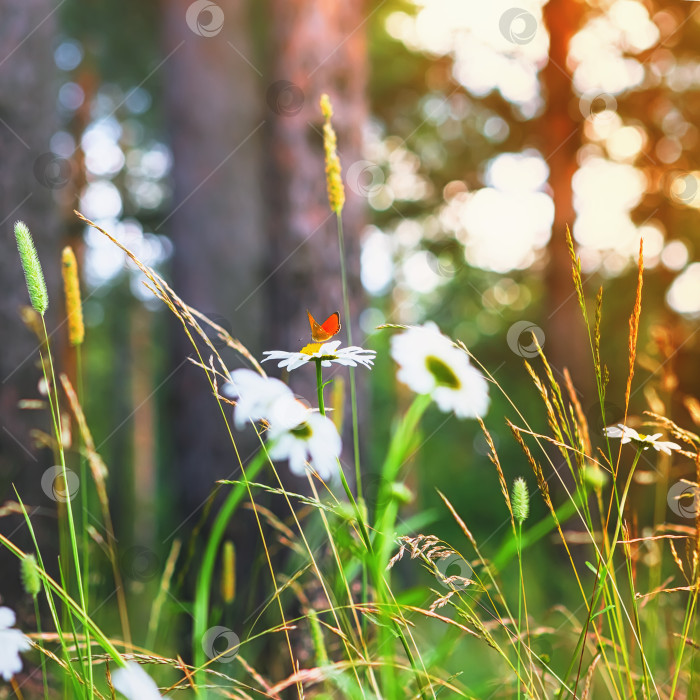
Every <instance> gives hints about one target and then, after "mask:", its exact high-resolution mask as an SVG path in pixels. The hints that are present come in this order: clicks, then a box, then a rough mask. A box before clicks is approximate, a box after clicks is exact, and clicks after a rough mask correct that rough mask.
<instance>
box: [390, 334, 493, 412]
mask: <svg viewBox="0 0 700 700" xmlns="http://www.w3.org/2000/svg"><path fill="white" fill-rule="evenodd" d="M391 356H392V357H393V358H394V360H395V361H396V362H397V363H398V364H399V371H398V373H397V375H396V376H397V378H398V379H399V381H401V382H403V383H404V384H406V385H407V386H408V387H410V388H411V389H412V390H413V391H415V392H416V393H417V394H430V396H431V398H432V399H433V401H435V403H437V405H438V407H439V408H440V410H441V411H443V412H445V413H447V412H448V411H454V413H455V415H456V416H457V417H458V418H474V417H475V416H482V415H484V414H485V413H486V411H487V409H488V406H489V392H488V384H487V383H486V379H485V378H484V376H483V375H482V374H481V372H479V370H477V369H476V368H474V367H472V365H471V364H470V362H469V357H468V355H466V353H464V352H463V351H462V350H459V349H458V348H457V347H455V345H454V343H453V342H452V341H451V340H450V339H449V338H448V337H447V336H445V335H443V334H442V333H441V332H440V330H439V328H438V327H437V326H436V325H435V324H434V323H432V322H429V323H426V324H425V325H424V326H420V327H415V328H409V329H408V330H407V331H405V332H404V333H401V334H400V335H396V336H394V337H393V338H392V339H391Z"/></svg>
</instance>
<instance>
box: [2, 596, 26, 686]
mask: <svg viewBox="0 0 700 700" xmlns="http://www.w3.org/2000/svg"><path fill="white" fill-rule="evenodd" d="M16 619H17V618H16V617H15V613H14V611H12V610H10V608H5V607H0V676H2V677H3V678H4V679H5V680H6V681H9V680H10V679H11V678H12V676H14V675H15V674H16V673H19V672H20V671H21V670H22V659H21V658H20V655H19V652H20V651H27V649H29V648H30V647H31V643H30V641H29V638H28V637H26V636H25V635H24V634H22V632H20V631H19V630H16V629H12V625H14V624H15V620H16Z"/></svg>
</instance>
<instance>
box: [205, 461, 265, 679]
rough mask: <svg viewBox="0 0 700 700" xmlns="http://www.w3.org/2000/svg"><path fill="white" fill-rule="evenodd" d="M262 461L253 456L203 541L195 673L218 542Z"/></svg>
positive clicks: (206, 623) (206, 622)
mask: <svg viewBox="0 0 700 700" xmlns="http://www.w3.org/2000/svg"><path fill="white" fill-rule="evenodd" d="M266 461H267V453H266V452H265V450H260V452H258V453H257V454H256V455H255V458H254V460H253V463H252V464H251V465H250V467H249V468H248V469H247V473H246V472H243V481H241V482H239V483H238V484H236V486H235V488H234V489H233V490H232V491H231V493H229V495H228V496H227V497H226V500H225V501H224V504H223V505H222V506H221V510H220V511H219V513H218V514H217V516H216V520H215V521H214V524H213V526H212V528H211V534H210V535H209V539H208V540H207V546H206V548H205V550H204V556H203V558H202V565H201V567H200V569H199V572H198V574H197V587H196V590H195V600H194V611H193V613H194V625H193V632H192V639H193V647H194V650H193V651H194V659H195V666H196V667H197V669H199V668H202V667H203V666H205V665H206V661H205V660H204V649H203V648H202V638H203V637H204V634H205V633H206V631H207V626H208V624H209V598H210V595H211V590H212V583H211V581H212V577H213V574H214V565H215V564H216V555H217V553H218V551H219V546H220V545H221V540H222V539H223V537H224V534H225V532H226V526H227V525H228V521H229V520H230V519H231V517H232V516H233V514H234V512H235V511H236V508H237V507H238V504H239V503H240V502H241V500H242V498H243V496H244V495H245V494H246V493H247V490H248V482H249V481H250V480H251V479H254V478H255V476H256V475H257V473H258V472H259V471H260V469H261V468H262V466H263V465H264V464H265V462H266Z"/></svg>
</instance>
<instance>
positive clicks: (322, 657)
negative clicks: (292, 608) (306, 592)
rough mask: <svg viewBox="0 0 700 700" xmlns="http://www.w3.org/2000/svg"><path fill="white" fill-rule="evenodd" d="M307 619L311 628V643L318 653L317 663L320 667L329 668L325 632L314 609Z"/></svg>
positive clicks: (310, 611)
mask: <svg viewBox="0 0 700 700" xmlns="http://www.w3.org/2000/svg"><path fill="white" fill-rule="evenodd" d="M307 619H308V620H309V626H310V628H311V643H312V644H313V645H314V651H315V652H316V662H317V663H318V665H319V666H327V665H328V664H329V661H328V652H327V651H326V642H325V640H324V639H323V630H322V629H321V623H320V622H319V621H318V615H317V614H316V611H315V610H313V609H311V610H309V613H308V615H307Z"/></svg>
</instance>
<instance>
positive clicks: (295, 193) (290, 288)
mask: <svg viewBox="0 0 700 700" xmlns="http://www.w3.org/2000/svg"><path fill="white" fill-rule="evenodd" d="M268 16H269V18H270V23H271V24H270V33H271V43H272V46H273V47H274V50H273V52H272V56H273V59H272V65H271V67H270V69H271V75H272V80H270V81H269V84H268V85H267V105H268V108H269V112H268V114H269V123H268V132H269V138H270V143H269V149H268V157H269V178H268V183H269V185H268V188H267V192H266V194H267V199H268V203H269V208H268V211H269V212H270V216H269V219H268V225H269V228H268V231H269V233H268V236H269V247H268V256H267V258H266V262H267V274H268V275H269V279H268V281H267V283H266V284H265V288H264V291H265V294H266V297H267V300H268V304H269V313H268V315H267V319H268V321H269V323H268V324H267V325H266V327H265V330H266V341H267V343H268V345H267V347H270V348H275V349H280V350H298V349H300V348H301V347H302V346H303V345H304V344H305V343H307V342H310V341H311V337H310V333H309V324H308V320H307V316H306V309H309V310H310V311H311V313H312V314H313V315H314V316H315V317H316V318H317V319H318V320H319V322H322V321H323V320H325V318H326V317H327V316H328V315H329V314H331V313H332V312H334V311H340V312H341V322H342V323H343V324H344V326H345V328H346V329H347V326H348V325H350V324H352V330H353V342H354V344H360V343H361V337H360V330H359V324H358V315H359V312H360V310H361V308H362V291H361V284H360V234H361V232H362V228H363V225H364V222H365V209H366V202H365V200H364V199H363V198H362V197H360V196H359V195H358V194H356V193H355V192H354V191H353V189H352V183H351V182H350V183H349V185H350V186H347V184H346V189H345V194H346V197H347V200H346V203H345V208H344V209H343V223H344V232H345V260H346V265H347V268H348V285H349V295H350V316H351V318H349V319H348V318H344V317H343V316H344V314H343V302H342V283H341V272H340V253H339V249H338V234H337V224H336V218H335V216H334V215H331V210H330V208H329V205H328V198H327V195H326V181H325V173H324V154H323V139H322V133H321V129H322V124H323V120H322V117H321V110H320V108H319V98H320V96H321V95H322V94H323V93H324V92H325V93H328V94H329V96H330V98H331V102H332V104H333V110H334V116H333V124H334V126H335V129H336V132H337V135H338V152H339V155H340V159H341V164H342V169H343V179H344V181H346V180H347V175H348V169H349V168H350V166H351V165H352V164H353V163H355V162H357V161H359V160H360V159H361V158H362V128H363V126H364V125H365V124H366V123H367V115H368V104H367V97H366V87H367V49H366V37H365V31H364V23H365V21H366V19H367V16H366V6H365V3H364V2H346V3H341V2H329V1H328V0H316V1H314V2H308V0H270V2H269V12H268ZM355 189H358V188H357V187H355ZM338 337H339V338H342V339H343V341H346V340H347V335H346V330H341V334H340V335H339V336H338ZM327 374H328V376H331V374H332V373H331V372H330V371H328V370H327ZM339 374H340V375H341V376H344V377H345V378H346V379H347V372H346V371H345V372H341V373H339ZM356 376H357V379H358V382H359V383H360V386H359V389H361V388H362V380H363V378H364V376H363V371H362V370H360V371H359V372H357V373H356ZM324 377H325V375H324ZM290 381H291V385H292V388H293V389H294V390H295V391H297V392H298V393H299V394H300V395H302V396H304V397H305V398H306V399H308V400H311V402H312V404H313V405H315V404H316V402H315V400H313V397H314V396H315V394H316V391H315V386H316V385H315V376H314V372H313V370H312V369H310V368H308V371H304V370H301V371H298V372H294V373H293V375H292V376H291V377H290ZM345 386H346V402H345V408H346V410H345V416H346V420H345V421H344V430H343V444H344V450H343V462H344V464H346V465H351V464H352V437H351V436H352V432H351V418H350V409H349V401H348V400H347V397H348V395H349V388H348V382H347V381H346V382H345ZM327 393H330V392H327ZM363 394H364V392H363V391H361V390H360V391H358V398H359V404H360V415H362V413H363V411H362V406H363V404H364V401H363ZM346 474H347V475H348V479H350V478H351V476H352V474H353V469H352V467H351V466H350V467H349V468H347V467H346Z"/></svg>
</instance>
